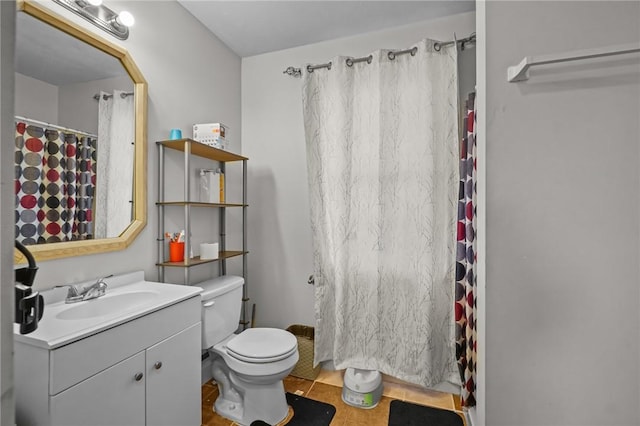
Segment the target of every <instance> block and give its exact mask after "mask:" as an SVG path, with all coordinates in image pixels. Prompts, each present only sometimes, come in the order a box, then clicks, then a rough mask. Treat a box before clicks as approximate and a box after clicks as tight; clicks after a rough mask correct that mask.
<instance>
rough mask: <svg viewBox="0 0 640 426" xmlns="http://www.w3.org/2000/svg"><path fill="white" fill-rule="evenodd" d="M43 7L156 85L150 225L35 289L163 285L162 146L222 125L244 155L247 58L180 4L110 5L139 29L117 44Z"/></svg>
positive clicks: (151, 114)
mask: <svg viewBox="0 0 640 426" xmlns="http://www.w3.org/2000/svg"><path fill="white" fill-rule="evenodd" d="M3 3H4V2H3ZM43 4H44V5H45V6H46V7H48V8H50V9H51V10H53V11H55V13H57V14H59V15H63V16H65V17H66V18H68V19H70V20H71V21H73V22H75V23H77V24H78V25H81V26H83V27H85V28H88V29H89V30H90V31H93V32H95V33H96V34H98V35H99V36H100V37H102V38H106V39H108V40H110V41H111V42H112V43H114V44H118V45H121V46H122V47H124V48H126V49H127V50H128V51H129V52H130V53H131V55H132V57H133V59H134V61H135V63H136V65H137V66H138V67H139V68H140V70H141V72H142V74H143V75H144V77H145V79H146V80H147V82H148V84H149V98H148V106H149V108H148V142H147V150H148V155H147V162H148V169H147V171H148V175H147V182H148V223H147V226H146V227H145V228H144V230H143V231H142V233H141V234H140V235H139V236H138V238H137V239H136V240H135V242H134V243H133V244H132V245H131V246H130V247H129V248H128V249H126V250H123V251H120V252H112V253H105V254H98V255H90V256H82V257H76V258H70V259H60V260H52V261H43V262H39V263H38V266H39V267H40V270H39V272H38V276H37V278H36V284H35V287H36V289H45V288H50V287H52V286H54V285H56V284H61V283H65V282H78V281H83V280H89V279H92V278H95V277H98V276H103V275H109V274H112V273H113V274H118V273H123V272H127V271H133V270H143V271H144V272H145V277H146V279H149V280H155V279H156V278H157V269H156V267H155V263H156V248H157V246H156V242H155V240H156V233H157V217H156V208H155V202H156V197H157V184H156V182H157V174H158V168H157V156H158V154H157V148H156V144H155V141H157V140H162V139H167V138H168V135H169V130H170V129H171V128H174V127H177V128H181V129H182V130H183V134H184V135H185V136H190V135H191V132H190V129H191V126H192V125H193V124H194V123H202V122H211V121H221V122H223V123H226V124H228V125H229V126H230V127H231V128H232V129H233V130H234V132H235V135H237V136H235V137H237V139H234V142H235V144H236V145H235V146H234V150H236V151H239V150H240V65H241V63H240V58H239V57H238V56H236V55H235V54H234V53H233V52H231V51H230V50H229V49H228V48H227V47H226V46H225V45H223V44H222V43H221V42H220V41H219V40H218V39H217V38H215V37H214V36H213V35H211V33H210V32H208V31H207V30H206V29H205V28H204V27H203V26H202V25H201V24H200V23H199V22H198V21H197V20H196V19H195V18H193V16H191V15H190V14H189V13H188V12H187V11H186V10H185V9H184V8H182V7H181V6H180V5H179V4H178V3H176V2H167V1H133V2H132V1H126V2H114V1H108V2H106V4H107V5H108V6H109V7H110V8H112V9H113V10H116V11H120V10H124V9H126V10H129V11H130V12H131V13H132V14H133V15H134V16H135V18H136V23H135V26H134V27H133V28H132V29H131V35H130V37H129V39H128V40H126V41H119V40H116V39H114V38H113V37H111V36H109V35H107V34H106V33H104V32H102V31H99V30H98V29H97V28H95V27H93V26H92V25H91V24H90V23H88V22H86V21H85V20H83V19H82V18H80V17H77V16H75V15H73V14H72V13H71V12H67V11H66V10H64V9H63V8H62V7H60V6H58V5H55V4H53V3H52V2H43ZM3 41H4V40H3ZM92 101H93V100H92ZM5 149H6V147H5ZM173 178H174V176H169V179H173ZM5 255H8V254H7V253H6V252H5Z"/></svg>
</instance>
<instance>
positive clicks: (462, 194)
mask: <svg viewBox="0 0 640 426" xmlns="http://www.w3.org/2000/svg"><path fill="white" fill-rule="evenodd" d="M475 117H476V112H475V93H471V94H470V95H469V98H468V100H467V103H466V114H465V118H464V127H463V138H462V142H461V144H460V186H459V192H458V193H459V196H458V231H457V234H458V245H457V254H456V302H455V316H456V357H457V360H458V369H459V371H460V378H461V380H462V387H461V401H462V405H463V406H465V407H470V406H474V405H476V400H475V389H476V358H477V355H476V344H477V337H476V274H475V263H476V257H477V252H476V245H475V241H476V238H475V236H476V235H475V234H476V226H475V218H476V126H475Z"/></svg>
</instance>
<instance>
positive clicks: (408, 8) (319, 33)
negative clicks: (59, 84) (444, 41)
mask: <svg viewBox="0 0 640 426" xmlns="http://www.w3.org/2000/svg"><path fill="white" fill-rule="evenodd" d="M178 2H179V3H180V4H181V5H182V6H183V7H184V8H185V9H187V10H188V11H189V12H190V13H191V14H192V15H193V16H195V17H196V18H197V19H198V20H199V21H200V22H202V23H203V24H204V25H205V26H206V27H207V28H208V29H209V30H210V31H211V32H212V33H213V34H215V35H216V36H217V37H218V38H219V39H220V40H222V42H224V43H225V44H226V45H227V46H228V47H229V48H230V49H231V50H233V51H234V52H236V53H237V54H238V55H239V56H241V57H245V56H253V55H258V54H261V53H266V52H273V51H276V50H282V49H287V48H290V47H296V46H303V45H305V44H310V43H317V42H320V41H325V40H332V39H336V38H340V37H347V36H351V35H355V34H361V33H366V32H371V31H377V30H380V29H384V28H390V27H395V26H400V25H405V24H410V23H413V22H418V21H424V20H428V19H434V18H439V17H442V16H447V15H453V14H456V13H463V12H469V11H473V10H475V1H466V0H445V1H442V0H439V1H435V0H434V1H305V0H298V1H295V0H290V1H269V0H263V1H243V0H236V1H217V0H216V1H212V0H178Z"/></svg>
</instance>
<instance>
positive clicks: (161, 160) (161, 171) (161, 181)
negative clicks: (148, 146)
mask: <svg viewBox="0 0 640 426" xmlns="http://www.w3.org/2000/svg"><path fill="white" fill-rule="evenodd" d="M157 145H158V200H160V202H161V203H162V202H164V145H162V144H161V143H159V144H157ZM163 228H164V205H163V204H158V237H157V240H158V241H157V244H158V263H159V264H160V263H162V262H163V261H164V229H163ZM158 280H159V281H160V282H161V283H163V282H164V267H163V266H161V265H159V266H158Z"/></svg>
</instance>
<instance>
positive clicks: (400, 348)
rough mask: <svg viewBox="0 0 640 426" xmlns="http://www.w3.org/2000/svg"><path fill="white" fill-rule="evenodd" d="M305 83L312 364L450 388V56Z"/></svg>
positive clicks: (453, 177)
mask: <svg viewBox="0 0 640 426" xmlns="http://www.w3.org/2000/svg"><path fill="white" fill-rule="evenodd" d="M416 46H417V52H416V54H415V56H412V55H410V54H404V55H398V56H397V57H396V58H395V59H393V60H391V59H389V57H388V56H387V53H388V51H377V52H374V53H373V54H372V61H371V63H370V64H368V63H366V62H360V63H356V64H354V65H353V66H352V67H349V66H347V65H346V63H345V60H346V59H347V58H346V57H337V58H334V59H333V60H332V61H331V63H332V66H331V69H330V70H327V69H318V70H316V71H314V72H312V73H306V76H305V80H304V88H303V102H304V121H305V133H306V145H307V161H308V170H309V188H310V207H311V224H312V232H313V244H314V263H315V271H314V273H315V284H316V301H315V310H316V330H315V362H316V363H317V362H321V361H326V360H333V363H334V365H335V367H336V368H338V369H342V368H347V367H355V368H363V369H372V370H379V371H382V372H383V373H386V374H389V375H391V376H394V377H397V378H399V379H402V380H406V381H409V382H413V383H418V384H421V385H423V386H433V385H436V384H438V383H441V382H444V381H449V382H452V383H456V384H459V383H460V378H459V374H458V371H457V366H456V357H455V328H454V327H455V326H454V320H453V304H454V294H453V290H454V283H455V274H454V268H453V266H454V265H455V223H456V205H457V189H458V171H457V167H458V155H457V150H458V124H457V121H458V110H457V108H458V107H457V105H458V102H457V54H456V47H455V46H448V47H442V49H441V51H436V50H435V49H434V42H433V41H432V40H423V41H422V42H420V43H418V44H417V45H416Z"/></svg>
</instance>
